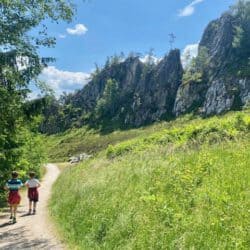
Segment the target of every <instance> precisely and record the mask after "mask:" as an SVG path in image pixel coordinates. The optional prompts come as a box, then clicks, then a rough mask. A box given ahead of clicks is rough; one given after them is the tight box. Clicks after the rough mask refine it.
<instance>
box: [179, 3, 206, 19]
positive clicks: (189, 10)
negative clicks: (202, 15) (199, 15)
mask: <svg viewBox="0 0 250 250" xmlns="http://www.w3.org/2000/svg"><path fill="white" fill-rule="evenodd" d="M203 1H204V0H194V1H192V2H191V3H190V4H189V5H187V6H186V7H184V8H183V9H181V10H180V11H179V16H180V17H185V16H191V15H193V14H194V12H195V5H197V4H199V3H202V2H203Z"/></svg>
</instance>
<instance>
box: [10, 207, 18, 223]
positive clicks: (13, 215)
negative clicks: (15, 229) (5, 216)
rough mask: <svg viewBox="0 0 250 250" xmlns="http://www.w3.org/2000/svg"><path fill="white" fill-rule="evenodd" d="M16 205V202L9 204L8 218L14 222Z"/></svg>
mask: <svg viewBox="0 0 250 250" xmlns="http://www.w3.org/2000/svg"><path fill="white" fill-rule="evenodd" d="M17 206H18V205H17V204H15V205H11V206H10V219H13V223H16V211H17Z"/></svg>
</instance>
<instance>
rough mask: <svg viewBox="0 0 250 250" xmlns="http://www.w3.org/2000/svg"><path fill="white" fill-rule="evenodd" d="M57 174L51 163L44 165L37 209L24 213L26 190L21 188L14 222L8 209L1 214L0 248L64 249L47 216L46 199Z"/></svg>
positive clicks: (26, 199) (5, 249)
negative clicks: (23, 190)
mask: <svg viewBox="0 0 250 250" xmlns="http://www.w3.org/2000/svg"><path fill="white" fill-rule="evenodd" d="M59 174H60V170H59V169H58V167H57V166H56V165H54V164H47V165H46V174H45V176H44V178H43V180H42V182H41V187H40V188H39V202H38V204H37V213H36V214H35V215H29V216H27V212H28V198H27V192H25V193H24V192H22V200H21V204H20V206H19V207H18V213H17V223H16V224H9V223H8V222H9V210H8V209H5V210H4V213H1V215H0V249H1V250H7V249H8V250H10V249H13V250H14V249H15V250H16V249H53V250H59V249H60V250H61V249H65V247H64V246H63V245H62V243H61V242H60V241H59V240H58V239H57V237H56V235H55V233H54V230H53V225H52V223H51V221H50V219H49V216H48V208H47V206H48V200H49V197H50V195H51V188H52V185H53V183H54V182H55V180H56V179H57V177H58V176H59Z"/></svg>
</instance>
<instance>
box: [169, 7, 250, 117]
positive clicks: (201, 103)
mask: <svg viewBox="0 0 250 250" xmlns="http://www.w3.org/2000/svg"><path fill="white" fill-rule="evenodd" d="M237 22H238V20H237V18H236V17H235V16H233V15H232V13H230V12H228V13H225V14H224V15H222V17H221V18H220V19H218V20H215V21H212V22H211V23H210V24H209V25H208V27H207V28H206V30H205V32H204V34H203V37H202V39H201V42H200V44H199V53H200V52H201V49H202V48H206V51H207V54H208V62H209V63H208V65H207V66H206V72H204V77H203V81H202V82H192V81H191V82H189V83H188V84H182V85H181V86H180V88H179V89H178V93H177V97H176V101H175V106H174V110H173V112H174V114H175V115H176V116H178V115H180V114H183V113H187V112H190V111H194V110H195V109H196V110H197V109H199V112H200V113H202V114H203V115H205V116H207V115H213V114H220V113H223V112H225V111H228V110H231V109H237V108H240V107H242V106H244V105H246V104H247V103H248V102H249V101H250V77H249V76H244V77H243V76H237V73H236V72H234V71H232V70H231V68H232V67H233V65H235V64H237V61H238V59H237V57H236V55H235V48H234V47H233V42H234V36H235V25H236V23H237ZM249 46H250V45H249ZM198 56H199V55H198ZM249 56H250V55H249Z"/></svg>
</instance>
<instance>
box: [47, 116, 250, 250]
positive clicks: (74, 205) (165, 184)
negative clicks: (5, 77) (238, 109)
mask: <svg viewBox="0 0 250 250" xmlns="http://www.w3.org/2000/svg"><path fill="white" fill-rule="evenodd" d="M213 119H214V120H213ZM216 119H219V120H216ZM215 121H216V122H215ZM219 121H220V122H219ZM249 124H250V123H249V115H248V113H245V114H241V115H240V116H239V115H234V114H232V115H229V116H226V117H221V118H211V119H209V120H203V121H201V120H193V121H190V122H189V123H188V124H182V125H180V126H178V124H176V125H175V126H176V128H177V127H179V129H177V130H176V131H177V132H176V133H174V132H173V131H174V130H175V129H176V128H173V127H172V126H171V128H170V129H169V130H167V131H166V129H165V128H163V130H162V131H157V132H154V133H153V134H151V135H150V136H145V135H141V136H139V137H138V138H136V139H132V140H129V141H127V142H126V143H125V144H126V145H133V146H132V147H129V150H127V149H126V150H121V148H122V149H123V148H124V143H121V144H117V145H114V146H113V149H112V155H110V153H109V152H110V148H109V149H106V150H105V151H103V152H102V153H100V154H99V155H98V156H97V157H95V158H94V159H92V160H89V161H87V162H85V163H83V164H82V165H80V166H78V167H73V168H67V169H66V170H65V171H64V172H63V174H62V175H61V177H60V178H59V179H58V181H57V183H56V185H55V186H54V190H53V196H52V199H51V203H50V209H51V213H52V215H53V216H54V217H55V220H56V222H57V223H58V226H59V229H60V231H61V234H62V235H63V237H64V238H65V239H66V241H67V243H68V244H69V245H70V248H74V247H76V248H78V249H248V248H249V246H250V241H249V221H250V218H249V205H250V204H249V181H250V172H249V166H250V150H249V149H250V138H249ZM214 126H215V127H216V128H217V129H214ZM191 127H192V128H195V129H190V128H191ZM197 129H198V132H195V133H194V131H197ZM178 131H179V132H178ZM180 131H182V132H180ZM207 131H210V132H208V133H207ZM221 131H224V132H223V133H222V132H221ZM229 131H231V132H229ZM194 134H195V136H194ZM170 135H171V136H173V137H174V138H175V139H173V138H172V137H171V136H170ZM175 135H177V136H176V137H175ZM190 135H192V136H190ZM225 135H229V137H227V136H225ZM164 136H166V138H168V139H167V140H163V142H162V138H165V137H164ZM152 137H153V139H152ZM169 137H170V138H172V139H171V140H169ZM203 137H204V138H206V140H205V139H204V138H203ZM201 138H202V139H201ZM214 138H215V139H214ZM142 141H143V143H142ZM121 145H123V146H121ZM125 148H127V146H126V147H125ZM131 148H132V149H131ZM118 152H119V153H118ZM62 190H63V192H62Z"/></svg>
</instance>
